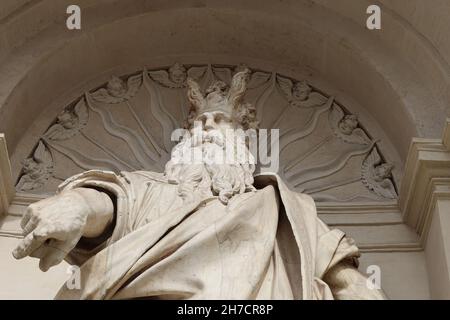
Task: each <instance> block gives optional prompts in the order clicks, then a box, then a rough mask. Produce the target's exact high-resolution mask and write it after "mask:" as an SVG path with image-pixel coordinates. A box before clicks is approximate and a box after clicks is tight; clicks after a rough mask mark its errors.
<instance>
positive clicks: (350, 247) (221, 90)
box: [13, 70, 384, 299]
mask: <svg viewBox="0 0 450 320" xmlns="http://www.w3.org/2000/svg"><path fill="white" fill-rule="evenodd" d="M247 81H248V70H245V71H241V72H238V73H236V74H235V76H234V77H233V79H232V83H231V86H230V87H228V86H227V85H226V84H225V83H223V82H221V81H215V82H214V83H213V84H212V85H211V86H210V87H209V88H208V89H207V90H206V92H205V94H203V93H202V92H201V90H200V88H199V85H198V84H197V83H196V82H195V81H194V80H192V79H187V85H188V99H189V101H190V104H191V110H190V114H189V119H187V129H188V131H187V133H188V134H185V135H184V136H183V138H182V139H181V141H180V142H179V143H178V144H177V145H176V146H175V147H174V148H173V150H172V155H171V159H170V161H169V162H168V163H167V164H166V168H165V172H164V173H154V172H148V171H137V172H121V173H119V174H116V173H113V172H108V171H96V170H92V171H87V172H84V173H81V174H79V175H76V176H74V177H72V178H70V179H68V180H67V181H65V182H64V183H63V184H62V185H61V186H60V187H59V190H58V192H57V194H56V195H55V196H53V197H50V198H47V199H45V200H42V201H39V202H37V203H34V204H32V205H30V206H29V207H28V209H27V210H26V213H25V215H24V217H23V219H22V222H21V225H22V228H23V230H24V233H25V235H26V236H25V238H24V239H23V241H22V242H21V243H20V244H19V245H18V247H17V248H16V249H15V250H14V252H13V255H14V257H15V258H17V259H20V258H23V257H26V256H31V257H36V258H38V259H40V264H39V266H40V269H41V270H43V271H47V270H48V269H49V268H50V267H52V266H54V265H57V264H59V263H60V262H61V261H63V260H64V259H65V260H66V261H68V262H69V263H71V264H75V265H78V266H80V274H81V288H80V289H70V288H68V287H67V286H66V285H63V286H62V287H61V289H60V290H59V292H58V294H57V296H56V298H57V299H143V298H149V299H383V298H384V295H383V293H382V291H381V290H377V289H373V288H370V286H368V285H367V279H366V277H365V276H364V275H362V274H361V273H359V272H358V270H357V259H358V257H359V252H358V248H357V247H356V246H355V244H354V242H353V241H352V240H351V239H350V238H348V237H346V236H345V234H344V233H343V232H342V231H340V230H337V229H334V230H330V229H329V228H328V227H327V226H326V225H325V224H324V223H323V222H322V221H321V220H319V218H318V217H317V213H316V208H315V205H314V201H313V200H312V198H311V197H310V196H308V195H305V194H300V193H297V192H294V191H292V190H290V189H289V188H288V187H287V186H286V185H285V183H284V182H283V181H282V180H281V179H280V177H278V176H277V175H276V174H274V173H273V174H272V173H264V174H260V175H256V176H254V171H255V163H254V158H253V156H252V154H251V152H250V151H249V148H248V142H247V141H246V140H245V139H238V138H237V136H238V135H237V134H235V135H233V134H231V135H229V134H228V135H227V134H225V132H226V131H231V132H235V131H237V130H241V131H243V130H247V129H255V128H256V127H257V121H256V113H255V109H254V108H253V107H252V106H250V105H249V104H247V103H245V102H244V101H243V96H244V93H245V90H246V83H247ZM196 124H197V125H196ZM198 124H199V125H198ZM230 145H231V148H230V147H229V146H230ZM226 146H228V147H226ZM239 148H240V149H241V150H244V152H243V154H244V157H243V158H245V159H247V160H246V161H241V160H242V159H240V160H238V161H234V162H233V161H232V162H231V163H230V162H227V161H223V162H220V161H219V162H217V161H214V159H216V158H220V157H217V155H219V154H223V151H224V150H225V149H226V150H225V151H226V152H228V151H229V150H234V151H231V152H234V153H236V152H235V150H237V149H239ZM226 152H225V153H226ZM196 154H197V155H200V156H201V157H200V158H201V160H200V161H198V159H197V157H195V156H194V157H193V158H194V160H195V161H186V159H191V160H192V157H191V155H196ZM241 158H242V157H241Z"/></svg>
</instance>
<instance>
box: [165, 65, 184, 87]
mask: <svg viewBox="0 0 450 320" xmlns="http://www.w3.org/2000/svg"><path fill="white" fill-rule="evenodd" d="M186 78H187V74H186V68H185V67H184V66H183V65H182V64H179V63H178V62H177V63H175V64H174V65H173V66H171V67H170V68H169V79H170V80H172V81H173V82H174V83H176V84H183V83H184V82H185V81H186Z"/></svg>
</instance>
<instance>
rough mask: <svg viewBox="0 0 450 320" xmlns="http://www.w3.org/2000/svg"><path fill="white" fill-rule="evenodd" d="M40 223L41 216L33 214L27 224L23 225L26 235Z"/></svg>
mask: <svg viewBox="0 0 450 320" xmlns="http://www.w3.org/2000/svg"><path fill="white" fill-rule="evenodd" d="M38 223H39V218H38V217H37V216H31V218H30V219H29V220H28V222H27V224H26V225H25V226H24V227H22V229H23V233H24V235H25V236H26V235H28V234H30V233H31V232H32V231H33V230H34V229H36V227H37V225H38Z"/></svg>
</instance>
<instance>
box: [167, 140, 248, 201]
mask: <svg viewBox="0 0 450 320" xmlns="http://www.w3.org/2000/svg"><path fill="white" fill-rule="evenodd" d="M230 149H231V150H241V152H240V153H239V155H240V157H235V158H236V159H234V160H233V161H225V160H224V157H223V155H224V153H225V151H226V150H230ZM217 160H219V161H217ZM220 160H222V161H220ZM254 163H255V161H254V158H253V155H252V154H251V153H250V151H249V149H248V148H247V146H246V144H245V140H244V139H240V138H237V137H236V135H234V134H227V135H224V134H222V133H221V132H219V131H198V132H197V133H194V135H192V136H190V135H189V136H185V137H184V138H183V139H182V141H181V142H179V143H178V144H177V145H176V146H175V147H174V148H173V150H172V155H171V159H170V161H169V162H167V164H166V167H165V175H166V176H167V177H168V180H169V182H170V183H174V184H179V187H178V193H179V195H180V196H181V197H182V198H183V199H185V200H190V199H192V198H193V197H194V196H195V195H200V196H212V195H217V196H218V197H219V200H220V201H221V202H222V203H224V204H227V203H228V200H230V199H231V198H232V197H233V196H234V195H236V194H242V193H244V192H246V191H251V190H254V187H253V172H254V171H255V165H254Z"/></svg>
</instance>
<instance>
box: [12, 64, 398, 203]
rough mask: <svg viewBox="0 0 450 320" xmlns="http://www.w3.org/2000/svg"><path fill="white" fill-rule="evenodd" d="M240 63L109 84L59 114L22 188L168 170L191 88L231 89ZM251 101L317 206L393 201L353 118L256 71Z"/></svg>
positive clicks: (26, 164) (285, 171)
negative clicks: (95, 172)
mask: <svg viewBox="0 0 450 320" xmlns="http://www.w3.org/2000/svg"><path fill="white" fill-rule="evenodd" d="M245 67H246V66H244V65H238V66H234V67H231V66H214V65H206V66H205V65H199V66H184V65H181V64H178V63H176V64H174V65H173V66H171V67H169V68H166V69H161V70H151V71H148V70H143V71H142V72H139V73H137V74H134V75H131V76H127V77H118V76H115V77H112V78H111V79H110V80H109V81H108V83H106V84H105V85H104V86H103V87H102V88H100V89H97V90H95V91H92V92H86V93H85V94H84V95H83V96H82V97H80V98H79V99H78V100H77V101H76V102H75V103H73V104H72V105H69V106H67V107H66V108H64V109H63V110H62V112H61V113H60V114H58V115H57V116H56V118H55V120H54V122H53V124H52V125H51V126H50V127H49V128H48V129H47V131H46V132H44V133H43V134H42V136H41V137H40V139H39V141H38V143H37V145H36V147H35V149H34V150H33V151H32V152H31V154H30V156H29V157H28V158H27V159H25V160H24V161H23V169H22V174H21V176H20V178H19V180H18V182H17V185H16V188H17V190H18V191H24V192H31V193H52V192H54V190H55V189H56V187H57V185H58V184H59V183H61V182H62V181H64V180H65V179H67V178H69V177H70V176H72V175H74V174H76V173H79V172H81V171H85V170H91V169H101V170H111V171H115V172H119V171H135V170H150V171H156V172H162V171H163V170H164V165H165V163H166V162H167V160H168V159H169V157H170V151H171V149H172V147H173V146H174V142H172V141H171V134H172V132H173V130H174V129H176V128H180V127H183V124H184V122H185V121H186V119H187V117H188V102H187V98H186V88H185V82H186V79H187V77H188V76H190V77H192V78H194V79H196V80H197V81H198V82H199V83H200V86H201V89H202V90H205V89H206V87H207V86H208V85H209V84H210V83H211V82H212V81H213V80H214V79H217V80H222V81H224V82H225V83H227V84H229V83H230V81H231V78H232V76H233V74H234V73H236V72H237V71H239V70H241V69H243V68H245ZM245 101H246V102H249V103H252V104H253V105H254V106H255V108H256V110H257V116H258V119H259V121H260V128H262V129H271V128H278V129H280V132H279V135H280V146H279V151H280V169H279V172H278V174H279V175H280V176H281V177H283V178H284V179H285V181H286V182H287V183H288V184H289V185H290V186H291V187H292V188H294V189H296V190H297V191H300V192H305V193H308V194H310V195H311V196H313V197H314V199H315V200H316V201H331V202H359V201H389V200H393V199H396V198H397V192H396V189H395V185H394V182H393V178H392V175H391V171H392V169H393V166H392V165H391V164H389V163H385V162H384V161H383V160H382V159H383V158H382V155H381V154H380V150H379V148H378V147H377V145H376V143H377V141H374V140H372V139H371V138H370V137H369V135H368V134H367V133H366V131H365V130H364V129H363V128H362V126H361V124H360V123H359V121H358V118H357V116H355V115H353V114H350V113H348V112H347V111H346V110H345V108H344V107H343V106H341V105H339V103H337V102H336V101H335V100H334V98H333V97H328V96H326V95H324V94H323V93H320V92H319V91H318V90H316V89H315V88H314V87H312V86H311V85H310V84H308V83H307V82H306V81H296V80H293V79H289V78H287V77H284V76H282V75H279V74H276V73H268V72H263V71H258V70H252V73H251V76H250V79H249V83H248V90H247V92H246V95H245Z"/></svg>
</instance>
